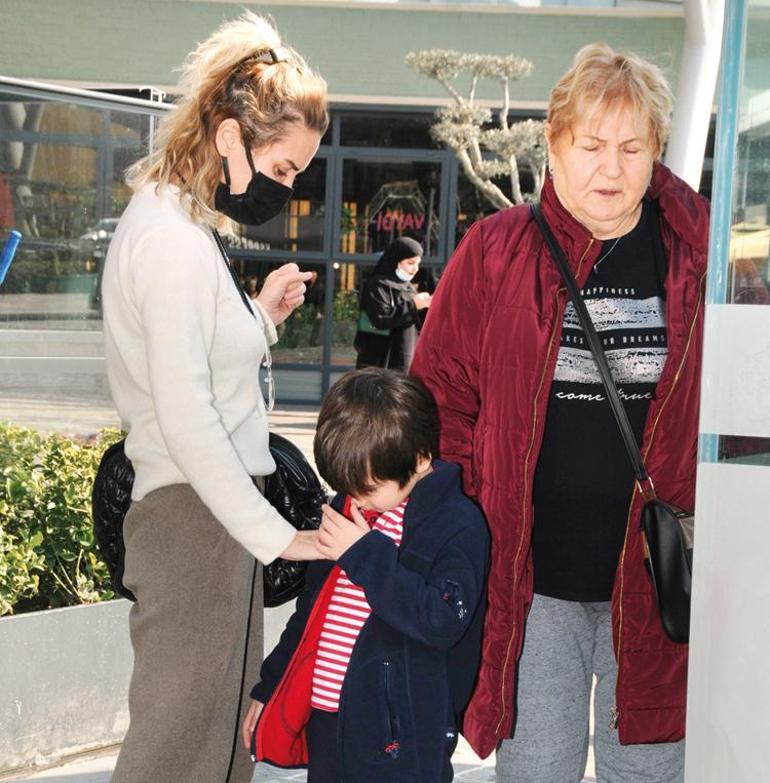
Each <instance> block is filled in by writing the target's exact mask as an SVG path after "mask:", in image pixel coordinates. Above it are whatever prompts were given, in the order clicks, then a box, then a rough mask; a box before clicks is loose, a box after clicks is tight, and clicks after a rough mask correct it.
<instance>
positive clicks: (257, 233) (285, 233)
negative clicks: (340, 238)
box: [233, 158, 326, 253]
mask: <svg viewBox="0 0 770 783" xmlns="http://www.w3.org/2000/svg"><path fill="white" fill-rule="evenodd" d="M325 205H326V160H325V159H324V158H315V159H314V160H313V161H312V162H311V163H310V165H309V166H308V167H307V170H306V171H304V172H302V174H298V175H297V178H296V179H295V180H294V194H293V196H292V198H291V201H289V203H288V204H287V205H286V206H285V207H284V209H283V211H282V212H281V214H280V215H277V216H276V217H274V218H273V219H272V220H269V221H268V222H267V223H263V224H262V225H261V226H243V227H242V228H241V236H240V237H239V239H237V240H235V242H234V244H233V246H234V247H242V248H245V249H249V248H251V249H254V250H285V251H288V252H290V253H298V252H302V251H321V250H323V242H324V214H325Z"/></svg>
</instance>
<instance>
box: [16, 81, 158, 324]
mask: <svg viewBox="0 0 770 783" xmlns="http://www.w3.org/2000/svg"><path fill="white" fill-rule="evenodd" d="M148 123H149V118H148V115H144V114H141V113H124V112H118V111H110V110H107V109H95V108H90V107H85V106H79V105H77V104H71V103H56V102H43V101H33V102H29V101H24V100H19V99H18V98H17V97H16V96H13V95H11V94H7V93H5V94H2V95H0V240H2V239H3V238H4V236H5V234H7V232H8V231H9V230H10V229H12V228H16V229H18V230H19V231H21V233H22V235H23V240H22V243H21V245H20V247H19V250H18V252H17V256H16V259H15V261H14V263H13V265H12V267H11V269H10V271H9V273H8V277H7V279H6V282H5V284H4V286H3V289H2V292H0V328H5V329H8V328H32V327H34V326H35V325H45V327H46V328H49V329H51V328H56V329H67V330H71V329H94V328H98V327H99V324H98V323H95V322H98V321H100V319H101V313H100V301H99V281H100V276H101V265H102V263H103V260H104V256H105V254H106V250H107V246H108V244H109V241H110V239H111V237H112V234H113V232H114V230H115V226H116V224H117V220H118V217H119V216H120V213H121V212H122V210H123V208H124V207H125V205H126V203H127V202H128V198H129V193H128V189H127V187H126V186H125V185H124V184H123V183H122V176H123V170H124V169H125V167H126V166H127V165H129V164H130V163H132V162H133V161H134V160H136V159H137V158H138V157H140V156H141V155H143V154H144V152H145V150H146V129H147V126H148Z"/></svg>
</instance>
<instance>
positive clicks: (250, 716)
mask: <svg viewBox="0 0 770 783" xmlns="http://www.w3.org/2000/svg"><path fill="white" fill-rule="evenodd" d="M264 706H265V705H264V704H262V702H261V701H256V699H252V700H251V704H250V705H249V709H248V712H247V713H246V716H245V717H244V719H243V725H242V726H241V739H242V740H243V745H244V747H245V748H246V750H248V751H249V753H251V737H252V735H253V734H254V729H255V728H256V727H257V721H258V720H259V716H260V715H261V714H262V710H263V708H264ZM254 761H256V759H254Z"/></svg>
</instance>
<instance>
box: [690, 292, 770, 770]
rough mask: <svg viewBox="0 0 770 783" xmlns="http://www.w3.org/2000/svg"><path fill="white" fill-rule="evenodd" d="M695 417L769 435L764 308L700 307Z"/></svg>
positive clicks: (704, 425)
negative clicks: (699, 392) (702, 323)
mask: <svg viewBox="0 0 770 783" xmlns="http://www.w3.org/2000/svg"><path fill="white" fill-rule="evenodd" d="M700 416H701V418H700V431H701V432H710V433H719V434H721V435H748V436H754V437H770V306H768V305H708V307H707V308H706V335H705V340H704V354H703V397H702V404H701V414H700ZM768 780H770V772H768Z"/></svg>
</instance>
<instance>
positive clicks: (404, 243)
mask: <svg viewBox="0 0 770 783" xmlns="http://www.w3.org/2000/svg"><path fill="white" fill-rule="evenodd" d="M422 256H423V250H422V245H420V243H419V242H417V241H416V240H414V239H410V238H408V237H400V238H399V239H396V240H394V241H393V242H391V243H390V244H389V245H388V246H387V248H385V251H384V252H383V254H382V256H381V257H380V260H379V261H378V262H377V264H376V265H375V267H374V270H373V271H372V274H371V277H370V278H369V281H368V282H367V284H366V285H365V286H364V290H363V293H362V294H361V312H360V315H359V319H358V331H357V332H356V337H355V341H354V346H355V349H356V351H357V353H358V358H357V361H356V367H359V368H360V367H389V368H391V369H393V370H406V369H407V368H408V367H409V363H410V362H411V361H412V355H413V354H414V347H415V345H416V343H417V332H418V328H419V327H420V325H421V324H422V318H421V312H422V311H423V310H425V309H426V308H428V307H430V303H431V295H430V294H429V293H427V292H421V293H418V291H417V289H416V288H415V287H414V286H413V285H412V282H411V281H412V278H413V277H414V276H415V275H416V274H417V271H418V270H419V268H420V262H421V261H422Z"/></svg>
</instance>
